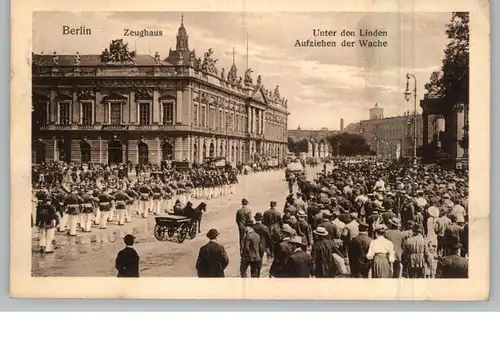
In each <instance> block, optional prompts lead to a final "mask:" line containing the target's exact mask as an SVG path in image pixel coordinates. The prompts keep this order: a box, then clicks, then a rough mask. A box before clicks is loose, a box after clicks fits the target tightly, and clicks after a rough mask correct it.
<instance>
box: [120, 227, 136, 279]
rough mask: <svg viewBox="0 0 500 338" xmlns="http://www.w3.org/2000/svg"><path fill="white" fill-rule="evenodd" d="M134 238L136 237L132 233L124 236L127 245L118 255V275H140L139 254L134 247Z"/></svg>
mask: <svg viewBox="0 0 500 338" xmlns="http://www.w3.org/2000/svg"><path fill="white" fill-rule="evenodd" d="M134 239H135V237H134V236H132V235H130V234H129V235H126V236H125V237H124V238H123V241H124V242H125V245H126V247H125V249H123V250H121V251H120V252H118V255H117V256H116V263H115V268H116V270H118V276H117V277H139V255H138V254H137V251H135V249H134V248H133V245H134Z"/></svg>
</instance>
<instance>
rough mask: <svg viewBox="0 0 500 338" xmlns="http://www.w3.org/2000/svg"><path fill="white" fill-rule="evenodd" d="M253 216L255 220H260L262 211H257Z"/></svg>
mask: <svg viewBox="0 0 500 338" xmlns="http://www.w3.org/2000/svg"><path fill="white" fill-rule="evenodd" d="M254 218H255V220H256V221H261V220H262V218H263V216H262V213H260V212H257V213H256V214H255V216H254Z"/></svg>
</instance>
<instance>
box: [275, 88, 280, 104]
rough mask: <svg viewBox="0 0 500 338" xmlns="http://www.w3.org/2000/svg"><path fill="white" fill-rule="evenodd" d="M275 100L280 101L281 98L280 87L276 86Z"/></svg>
mask: <svg viewBox="0 0 500 338" xmlns="http://www.w3.org/2000/svg"><path fill="white" fill-rule="evenodd" d="M274 98H275V100H276V101H279V100H280V98H281V95H280V88H279V86H276V88H274Z"/></svg>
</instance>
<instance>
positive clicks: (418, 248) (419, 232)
mask: <svg viewBox="0 0 500 338" xmlns="http://www.w3.org/2000/svg"><path fill="white" fill-rule="evenodd" d="M412 232H413V236H412V237H410V238H408V239H407V240H406V241H405V242H404V244H403V252H402V256H401V261H402V263H403V266H404V269H405V271H406V272H407V274H408V278H424V277H425V268H426V266H427V267H430V266H431V265H432V261H431V257H430V253H429V247H428V245H427V243H426V241H425V238H424V236H423V233H424V227H423V226H421V225H420V224H415V225H414V226H413V228H412Z"/></svg>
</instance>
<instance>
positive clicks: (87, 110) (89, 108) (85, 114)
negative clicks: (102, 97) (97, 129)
mask: <svg viewBox="0 0 500 338" xmlns="http://www.w3.org/2000/svg"><path fill="white" fill-rule="evenodd" d="M81 107H82V112H81V114H82V120H81V121H82V124H83V125H84V126H90V125H91V124H92V116H93V115H94V109H93V104H92V102H82V105H81Z"/></svg>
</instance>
